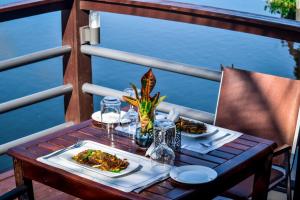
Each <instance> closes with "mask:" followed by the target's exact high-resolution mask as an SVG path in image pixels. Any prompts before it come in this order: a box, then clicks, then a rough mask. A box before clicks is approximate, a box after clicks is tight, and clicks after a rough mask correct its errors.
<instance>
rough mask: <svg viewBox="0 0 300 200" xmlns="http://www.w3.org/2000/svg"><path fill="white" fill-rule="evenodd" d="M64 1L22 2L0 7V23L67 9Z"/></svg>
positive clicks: (30, 0) (40, 0) (24, 0)
mask: <svg viewBox="0 0 300 200" xmlns="http://www.w3.org/2000/svg"><path fill="white" fill-rule="evenodd" d="M67 8H68V4H66V1H64V0H23V1H19V2H16V3H10V4H5V5H0V22H4V21H9V20H13V19H19V18H22V17H29V16H33V15H38V14H42V13H48V12H53V11H58V10H62V9H67Z"/></svg>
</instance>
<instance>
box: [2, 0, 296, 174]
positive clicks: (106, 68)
mask: <svg viewBox="0 0 300 200" xmlns="http://www.w3.org/2000/svg"><path fill="white" fill-rule="evenodd" d="M12 1H13V0H1V3H0V4H5V3H8V2H12ZM187 1H188V2H192V3H201V4H205V5H211V6H219V7H223V8H229V9H236V10H242V11H248V12H253V13H258V14H265V15H271V14H270V13H268V12H267V11H265V10H264V6H265V2H264V1H261V0H253V1H247V2H245V1H243V0H234V1H224V0H222V1H221V0H213V1H211V0H205V1H201V2H199V1H196V0H185V2H187ZM276 17H278V16H276ZM101 23H102V30H101V35H102V38H101V41H102V43H101V46H102V47H108V48H114V49H119V50H124V51H129V52H133V53H139V54H145V55H148V56H154V57H159V58H163V59H170V60H174V61H178V62H183V63H188V64H192V65H197V66H203V67H208V68H211V69H219V68H220V64H224V65H231V64H234V65H235V66H237V67H240V68H243V69H248V70H253V71H259V72H264V73H269V74H274V75H279V76H283V77H289V78H295V76H294V66H295V65H296V64H295V61H294V59H293V57H292V56H291V55H290V54H289V49H288V47H287V46H286V43H284V42H282V41H281V40H277V39H271V38H266V37H261V36H254V35H250V34H246V33H238V32H233V31H228V30H222V29H217V28H211V27H205V26H196V25H191V24H184V23H177V22H169V21H163V20H155V19H148V18H138V17H133V16H124V15H117V14H109V13H103V14H102V15H101ZM60 26H61V25H60V12H54V13H48V14H43V15H38V16H34V17H29V18H24V19H19V20H13V21H9V22H4V23H1V24H0V44H1V46H0V60H3V59H7V58H11V57H15V56H19V55H23V54H26V53H30V52H34V51H38V50H42V49H46V48H51V47H55V46H60V45H61V28H60ZM92 62H93V83H95V84H99V85H103V86H107V87H111V88H114V89H119V90H123V89H124V88H126V87H128V86H129V82H133V83H136V84H138V85H139V79H140V77H141V75H142V74H143V73H144V72H145V71H146V68H144V67H140V66H136V65H133V64H126V63H122V62H117V61H111V60H108V59H101V58H93V60H92ZM154 73H155V75H156V77H157V90H159V91H161V93H162V94H163V95H167V96H168V97H167V101H169V102H173V103H177V104H181V105H185V106H189V107H193V108H196V109H201V110H205V111H208V112H215V106H216V99H217V93H218V87H219V84H218V83H215V82H212V81H206V80H200V79H196V78H191V77H187V76H183V75H177V74H174V73H169V72H162V71H159V70H154ZM61 84H62V61H61V58H53V59H50V60H47V61H43V62H39V63H35V64H31V65H28V66H24V67H20V68H17V69H13V70H9V71H6V72H2V73H0V102H5V101H7V100H10V99H14V98H18V97H21V96H24V95H28V94H31V93H33V92H38V91H41V90H44V89H48V88H51V87H55V86H58V85H61ZM94 100H95V101H94V102H95V109H96V110H98V109H99V101H100V97H95V99H94ZM62 122H64V112H63V98H61V97H58V98H55V99H52V100H48V101H45V102H42V103H39V104H35V105H32V106H30V107H26V108H22V109H18V110H16V111H12V112H9V113H6V114H3V115H0V143H5V142H8V141H10V140H13V139H15V138H19V137H22V136H25V135H28V134H30V133H34V132H37V131H39V130H42V129H45V128H48V127H51V126H54V125H56V124H59V123H62ZM9 167H11V162H9V158H7V157H4V158H3V157H2V158H1V160H0V170H3V169H6V168H9Z"/></svg>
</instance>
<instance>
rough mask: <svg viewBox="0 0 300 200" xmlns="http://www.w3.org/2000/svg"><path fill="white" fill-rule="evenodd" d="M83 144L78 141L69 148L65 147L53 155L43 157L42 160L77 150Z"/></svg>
mask: <svg viewBox="0 0 300 200" xmlns="http://www.w3.org/2000/svg"><path fill="white" fill-rule="evenodd" d="M83 144H84V142H83V141H78V142H77V143H75V144H73V145H72V146H69V147H67V148H64V149H61V150H58V151H56V152H54V153H52V154H50V155H48V156H45V157H44V159H48V158H51V157H54V156H57V155H59V154H62V153H64V152H66V151H69V150H71V149H76V148H79V147H81V146H82V145H83Z"/></svg>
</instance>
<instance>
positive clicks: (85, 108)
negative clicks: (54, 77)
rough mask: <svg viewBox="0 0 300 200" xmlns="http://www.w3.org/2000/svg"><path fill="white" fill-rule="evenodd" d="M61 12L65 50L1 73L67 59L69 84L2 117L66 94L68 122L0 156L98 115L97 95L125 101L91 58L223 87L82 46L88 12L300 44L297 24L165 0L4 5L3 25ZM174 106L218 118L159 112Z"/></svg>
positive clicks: (15, 61)
mask: <svg viewBox="0 0 300 200" xmlns="http://www.w3.org/2000/svg"><path fill="white" fill-rule="evenodd" d="M59 10H61V22H62V41H63V42H62V46H61V47H57V48H53V49H48V50H44V51H39V52H36V53H32V54H27V55H24V56H21V57H16V58H12V59H8V60H4V61H0V72H2V73H5V71H6V70H10V69H12V68H15V67H20V66H23V65H25V64H29V63H34V62H38V61H42V60H45V59H49V58H53V57H57V56H61V55H62V56H63V71H64V74H63V76H64V84H63V85H62V86H59V87H56V88H52V89H49V90H45V91H41V92H38V93H35V94H31V95H28V96H25V97H22V98H19V99H15V100H11V101H8V102H4V103H1V104H0V114H1V113H4V112H8V111H11V110H14V109H17V108H20V107H23V106H27V105H31V104H34V103H37V102H40V101H44V100H47V99H50V98H54V97H56V96H59V95H64V99H65V120H66V123H64V124H62V125H58V126H56V127H53V128H50V129H48V130H45V131H41V132H39V133H35V134H33V135H30V136H27V137H24V138H20V139H17V140H14V141H11V142H8V143H6V144H2V145H0V154H3V153H5V151H6V150H7V149H8V148H11V147H13V146H16V145H19V144H22V143H24V142H28V141H30V140H32V139H36V138H38V137H42V136H44V135H46V134H49V133H52V132H54V131H57V130H58V129H62V128H65V127H67V126H70V125H72V124H73V123H78V122H81V121H83V120H87V119H88V118H90V116H91V114H92V112H93V98H92V95H101V96H105V95H111V96H116V97H121V95H122V94H123V93H122V92H121V91H117V90H114V89H111V88H107V87H104V86H98V85H94V84H92V82H91V80H92V79H91V77H92V70H91V56H100V57H104V58H109V59H113V60H118V61H123V62H128V63H135V64H138V65H141V66H151V67H153V68H157V69H160V70H165V71H169V72H173V73H179V74H184V75H188V76H193V77H198V78H202V79H207V80H211V81H217V82H219V81H220V80H221V74H222V73H221V71H215V70H211V69H208V68H204V67H199V66H191V65H188V64H183V63H177V62H173V61H169V60H162V59H158V58H152V57H148V56H145V55H138V54H133V53H129V52H124V51H119V50H114V49H107V48H102V47H96V46H91V45H81V44H80V39H79V38H80V37H79V36H80V32H79V28H80V27H81V26H85V25H87V24H88V11H89V10H97V11H103V12H112V13H119V14H127V15H135V16H143V17H150V18H157V19H163V20H172V21H177V22H185V23H191V24H198V25H205V26H211V27H216V28H221V29H227V30H232V31H239V32H245V33H250V34H255V35H261V36H266V37H272V38H278V39H284V40H288V41H295V42H299V41H300V23H299V22H296V21H291V20H286V19H278V18H274V17H267V16H262V15H256V14H250V13H246V12H238V11H232V10H226V9H220V8H214V7H208V6H200V5H193V4H186V3H177V2H172V1H160V0H148V1H145V0H25V1H22V2H18V3H13V4H8V5H2V6H0V22H4V21H9V20H13V19H18V18H22V17H28V16H33V15H37V14H42V13H48V12H53V11H59ZM91 94H92V95H91ZM172 107H176V108H178V110H179V111H180V114H181V115H183V116H186V117H190V118H194V119H198V120H202V121H205V122H208V123H213V121H214V114H212V113H207V112H204V111H200V110H196V109H193V108H187V107H185V106H180V105H175V104H170V103H162V104H161V105H160V106H159V107H158V109H159V110H162V111H165V112H168V111H169V110H170V109H171V108H172ZM298 176H299V174H298ZM296 187H297V186H296ZM298 187H299V186H298ZM297 195H299V194H298V193H297V192H295V199H298V198H299V196H297ZM297 197H298V198H297Z"/></svg>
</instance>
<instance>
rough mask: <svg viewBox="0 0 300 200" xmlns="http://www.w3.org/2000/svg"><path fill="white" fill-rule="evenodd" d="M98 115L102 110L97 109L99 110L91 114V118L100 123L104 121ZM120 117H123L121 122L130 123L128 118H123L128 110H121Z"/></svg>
mask: <svg viewBox="0 0 300 200" xmlns="http://www.w3.org/2000/svg"><path fill="white" fill-rule="evenodd" d="M98 115H101V111H97V112H94V113H93V114H92V116H91V118H92V119H93V120H94V121H96V122H99V123H102V121H101V119H100V118H99V117H98ZM120 115H121V116H120V117H121V123H129V122H130V121H129V120H127V119H123V117H124V116H125V115H126V112H125V111H123V110H122V111H121V113H120Z"/></svg>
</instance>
